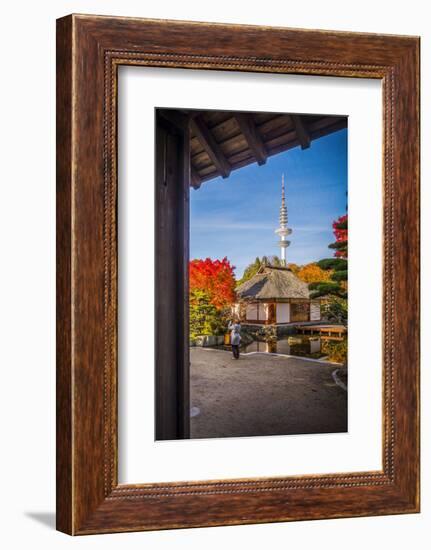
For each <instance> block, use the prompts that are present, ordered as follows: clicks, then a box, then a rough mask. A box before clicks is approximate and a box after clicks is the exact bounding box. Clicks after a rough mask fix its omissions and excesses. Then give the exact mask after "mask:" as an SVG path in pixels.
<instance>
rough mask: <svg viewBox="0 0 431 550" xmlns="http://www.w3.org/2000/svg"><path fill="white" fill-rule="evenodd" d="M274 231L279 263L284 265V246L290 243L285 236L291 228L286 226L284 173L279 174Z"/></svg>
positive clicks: (289, 232)
mask: <svg viewBox="0 0 431 550" xmlns="http://www.w3.org/2000/svg"><path fill="white" fill-rule="evenodd" d="M275 233H277V235H279V236H280V240H279V241H278V246H279V247H280V260H281V265H283V266H286V248H287V247H288V246H289V245H290V241H288V240H286V237H287V236H288V235H290V234H291V233H292V230H291V229H289V228H288V227H287V206H286V198H285V194H284V174H283V175H282V176H281V206H280V227H279V228H278V229H276V230H275Z"/></svg>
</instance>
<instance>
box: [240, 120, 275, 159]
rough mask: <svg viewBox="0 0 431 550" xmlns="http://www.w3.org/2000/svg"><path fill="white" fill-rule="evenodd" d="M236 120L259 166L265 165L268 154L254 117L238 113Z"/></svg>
mask: <svg viewBox="0 0 431 550" xmlns="http://www.w3.org/2000/svg"><path fill="white" fill-rule="evenodd" d="M235 119H236V121H237V123H238V126H239V128H240V130H241V132H242V134H243V135H244V137H245V139H246V141H247V143H248V146H249V148H250V150H251V151H252V153H253V155H254V156H255V158H256V160H257V163H258V164H259V166H261V165H262V164H265V162H266V159H267V157H268V153H267V151H266V148H265V145H264V143H263V141H262V138H261V137H260V134H259V133H258V131H257V129H256V125H255V123H254V120H253V119H252V117H251V116H250V115H247V114H245V113H236V114H235Z"/></svg>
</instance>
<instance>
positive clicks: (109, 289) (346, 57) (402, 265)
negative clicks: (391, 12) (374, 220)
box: [57, 15, 419, 535]
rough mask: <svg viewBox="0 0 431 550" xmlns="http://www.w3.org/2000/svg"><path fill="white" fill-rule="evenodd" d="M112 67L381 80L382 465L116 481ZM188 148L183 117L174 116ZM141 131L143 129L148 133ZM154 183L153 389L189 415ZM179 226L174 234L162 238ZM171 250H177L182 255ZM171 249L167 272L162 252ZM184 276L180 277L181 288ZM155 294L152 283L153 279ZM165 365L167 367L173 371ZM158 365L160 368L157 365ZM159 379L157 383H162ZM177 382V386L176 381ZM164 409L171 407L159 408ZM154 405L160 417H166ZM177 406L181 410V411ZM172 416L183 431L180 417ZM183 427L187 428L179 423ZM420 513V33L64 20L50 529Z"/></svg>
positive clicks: (183, 198)
mask: <svg viewBox="0 0 431 550" xmlns="http://www.w3.org/2000/svg"><path fill="white" fill-rule="evenodd" d="M120 65H140V66H144V67H167V68H169V67H172V68H184V69H185V68H189V69H194V70H201V69H206V70H221V71H238V72H241V71H242V72H259V73H268V74H271V73H281V74H300V75H317V76H331V77H341V76H343V77H351V78H374V79H380V80H381V82H382V86H383V128H384V135H383V157H384V158H383V167H384V169H383V180H382V181H383V197H384V223H383V226H384V229H383V241H384V252H383V255H384V265H383V296H384V298H383V302H384V303H383V313H382V315H383V335H382V345H383V430H382V433H383V440H382V457H383V460H382V463H383V468H382V470H381V471H369V472H347V473H342V474H340V473H337V474H331V473H330V472H328V474H324V475H322V474H316V475H298V476H288V477H277V478H274V477H263V478H253V479H247V478H240V479H235V480H231V479H229V480H223V479H216V480H210V481H205V482H202V481H186V482H164V481H163V480H160V483H146V484H134V485H124V484H119V483H118V430H117V428H118V411H117V403H118V401H117V400H118V385H117V381H118V378H117V375H118V371H117V367H118V365H117V363H118V357H117V313H118V304H117V291H118V289H117V276H118V272H117V267H118V264H117V226H116V222H117V208H116V200H117V145H118V144H117V127H118V126H117V115H118V113H117V72H118V67H119V66H120ZM176 122H177V124H176V127H177V128H181V127H182V128H183V130H182V131H181V132H179V137H178V139H179V140H183V141H184V143H187V140H186V136H187V133H186V132H187V125H184V124H182V123H181V122H180V123H178V121H176ZM153 131H154V128H149V129H148V132H153ZM189 171H190V166H189V164H188V163H187V162H183V163H182V164H181V168H180V171H179V173H180V176H179V179H178V181H179V182H180V183H182V185H180V186H177V187H176V190H175V191H174V192H170V193H165V195H162V194H161V193H159V194H158V200H157V202H156V218H157V216H158V218H157V219H158V220H160V219H161V218H162V219H163V223H162V224H160V225H159V226H157V228H158V230H157V231H156V273H159V274H161V273H163V278H159V279H158V283H157V284H159V285H163V289H164V292H165V293H167V294H168V296H169V297H170V298H171V303H172V304H174V311H173V313H172V311H171V312H170V313H169V315H168V312H167V311H166V308H165V307H164V304H163V301H160V300H159V301H158V302H157V303H156V309H157V315H156V328H157V325H158V324H164V326H165V327H168V329H167V330H166V332H165V335H164V338H163V342H161V341H160V339H159V340H158V339H157V337H156V361H158V362H159V363H160V364H161V365H165V366H166V369H171V370H170V371H169V370H163V368H162V369H161V372H162V375H161V376H162V379H161V380H159V381H158V384H159V385H158V386H157V387H158V388H163V391H164V392H167V394H168V395H172V396H173V395H174V388H173V384H172V380H171V379H170V375H172V373H174V375H175V388H176V387H177V384H178V383H180V385H181V387H182V388H183V389H184V391H183V393H182V394H180V396H178V394H175V395H176V400H177V401H174V405H173V406H172V409H173V412H172V411H170V412H168V413H167V416H164V417H163V418H167V421H168V422H173V425H172V426H173V427H172V426H171V428H169V429H173V430H178V429H179V430H180V431H181V430H182V432H183V433H184V430H185V428H184V425H185V423H186V421H185V418H184V411H186V412H187V414H188V410H187V405H188V403H187V389H186V388H187V385H188V380H187V376H186V372H187V369H185V368H184V365H185V364H186V362H187V360H188V359H187V350H186V346H185V345H184V335H185V334H186V333H187V330H188V328H187V312H186V310H187V275H186V273H187V269H186V266H187V262H188V249H187V246H186V245H187V238H188V237H187V233H188V222H187V208H188V204H187V197H188V190H189V185H188V184H189V180H190V172H189ZM174 233H175V234H176V235H177V237H176V239H172V238H171V237H172V236H173V235H174ZM178 251H179V252H178ZM171 254H175V269H173V268H172V267H169V265H168V262H167V257H168V255H171ZM178 281H180V284H179V283H178ZM156 299H157V287H156ZM172 369H173V370H172ZM163 373H164V375H163ZM163 376H164V378H163ZM175 391H176V390H175ZM165 413H166V411H165ZM165 413H164V412H163V411H161V412H160V414H162V415H163V414H165ZM181 414H182V415H183V416H181ZM178 426H180V428H178ZM181 426H183V427H181ZM415 512H419V38H418V37H411V36H393V35H378V34H358V33H345V32H335V31H315V30H299V29H288V28H271V27H255V26H243V25H225V24H214V23H193V22H182V21H164V20H163V21H158V20H150V19H148V20H147V19H133V18H119V17H101V16H91V15H69V16H67V17H64V18H61V19H59V20H58V21H57V529H58V530H60V531H63V532H65V533H68V534H71V535H84V534H94V533H108V532H121V531H141V530H153V529H170V528H185V527H203V526H215V525H235V524H248V523H264V522H276V521H292V520H306V519H323V518H340V517H353V516H371V515H385V514H402V513H415Z"/></svg>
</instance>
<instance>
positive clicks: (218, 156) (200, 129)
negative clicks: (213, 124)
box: [190, 115, 231, 178]
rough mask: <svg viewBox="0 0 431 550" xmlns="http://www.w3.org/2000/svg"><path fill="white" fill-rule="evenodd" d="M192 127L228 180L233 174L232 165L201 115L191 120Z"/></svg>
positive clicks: (215, 164) (222, 174)
mask: <svg viewBox="0 0 431 550" xmlns="http://www.w3.org/2000/svg"><path fill="white" fill-rule="evenodd" d="M190 126H191V128H192V130H193V132H194V134H195V136H196V137H197V138H198V140H199V141H200V143H201V145H202V147H203V148H204V149H205V151H206V152H207V154H208V156H209V157H210V159H211V161H212V162H213V164H214V166H215V167H216V168H217V170H218V171H219V172H220V175H221V176H222V177H223V178H227V177H228V176H229V174H230V172H231V165H230V164H229V162H228V160H227V159H226V157H225V156H224V153H223V151H222V150H221V148H220V146H219V144H218V143H217V142H216V140H215V139H214V136H213V135H212V134H211V132H210V130H209V129H208V127H207V125H206V124H205V121H204V119H203V118H202V116H201V115H199V116H197V117H195V118H193V119H191V120H190Z"/></svg>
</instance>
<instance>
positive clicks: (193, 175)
mask: <svg viewBox="0 0 431 550" xmlns="http://www.w3.org/2000/svg"><path fill="white" fill-rule="evenodd" d="M201 183H202V180H201V178H200V176H199V174H198V173H197V172H196V170H195V169H194V168H193V166H190V185H191V186H192V187H193V189H199V187H200V186H201Z"/></svg>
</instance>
